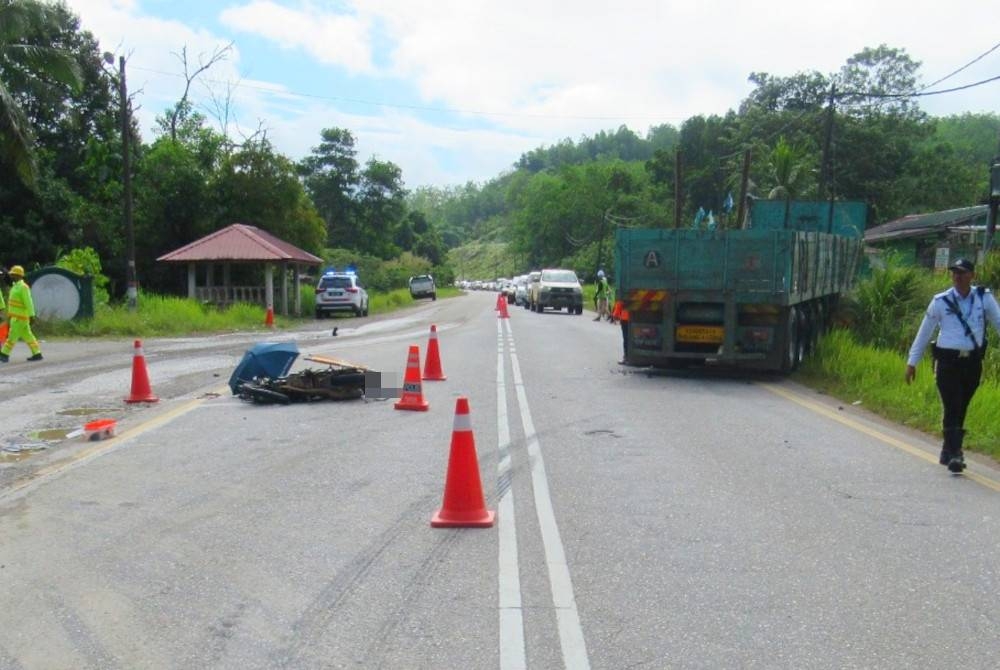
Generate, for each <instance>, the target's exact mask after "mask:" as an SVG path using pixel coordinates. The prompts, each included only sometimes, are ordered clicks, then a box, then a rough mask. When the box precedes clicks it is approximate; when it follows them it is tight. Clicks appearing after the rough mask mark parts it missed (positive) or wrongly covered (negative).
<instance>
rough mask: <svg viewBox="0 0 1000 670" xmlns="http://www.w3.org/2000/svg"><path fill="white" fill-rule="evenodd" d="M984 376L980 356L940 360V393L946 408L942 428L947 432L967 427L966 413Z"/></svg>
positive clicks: (938, 378)
mask: <svg viewBox="0 0 1000 670" xmlns="http://www.w3.org/2000/svg"><path fill="white" fill-rule="evenodd" d="M982 374H983V362H982V360H980V358H979V357H978V356H970V357H969V358H955V359H939V360H938V361H937V364H936V368H935V376H936V378H937V388H938V393H939V394H941V404H942V405H943V407H944V417H943V419H942V421H941V426H942V428H944V430H945V431H947V430H949V429H951V428H963V427H964V426H965V412H966V411H967V410H968V409H969V403H970V402H971V401H972V396H973V395H975V393H976V389H977V388H979V379H980V377H981V376H982Z"/></svg>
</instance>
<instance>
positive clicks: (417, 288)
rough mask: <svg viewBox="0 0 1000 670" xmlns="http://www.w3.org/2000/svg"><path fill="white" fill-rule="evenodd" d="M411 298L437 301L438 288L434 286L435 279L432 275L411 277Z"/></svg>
mask: <svg viewBox="0 0 1000 670" xmlns="http://www.w3.org/2000/svg"><path fill="white" fill-rule="evenodd" d="M410 297H412V298H413V299H414V300H417V299H419V298H430V299H431V300H437V286H435V284H434V277H432V276H430V275H417V276H415V277H410Z"/></svg>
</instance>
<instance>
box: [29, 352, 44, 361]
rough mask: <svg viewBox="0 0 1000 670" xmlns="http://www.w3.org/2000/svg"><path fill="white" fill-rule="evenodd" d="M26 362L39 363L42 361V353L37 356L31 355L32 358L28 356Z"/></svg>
mask: <svg viewBox="0 0 1000 670" xmlns="http://www.w3.org/2000/svg"><path fill="white" fill-rule="evenodd" d="M28 360H29V361H40V360H42V352H40V351H39V352H38V353H37V354H33V355H32V356H29V357H28Z"/></svg>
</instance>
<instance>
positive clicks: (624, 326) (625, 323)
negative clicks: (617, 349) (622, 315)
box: [619, 321, 628, 359]
mask: <svg viewBox="0 0 1000 670" xmlns="http://www.w3.org/2000/svg"><path fill="white" fill-rule="evenodd" d="M619 323H620V324H621V325H622V351H623V352H624V353H623V355H622V358H623V359H627V358H628V321H619Z"/></svg>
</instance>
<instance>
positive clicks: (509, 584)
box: [497, 319, 528, 670]
mask: <svg viewBox="0 0 1000 670" xmlns="http://www.w3.org/2000/svg"><path fill="white" fill-rule="evenodd" d="M503 321H504V320H503V319H497V334H498V338H497V344H498V350H497V452H498V453H499V454H500V458H499V460H498V463H497V488H498V489H499V490H500V502H499V505H498V507H499V509H498V510H497V536H498V543H499V547H500V548H499V579H498V582H499V585H498V589H499V609H500V670H525V669H526V668H527V667H528V665H527V657H526V655H525V650H524V617H523V611H522V609H521V576H520V567H519V566H518V562H517V525H516V520H515V518H514V491H513V489H512V488H511V485H510V465H511V459H510V426H509V424H508V416H507V383H506V378H505V377H504V358H503V335H502V333H503Z"/></svg>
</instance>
